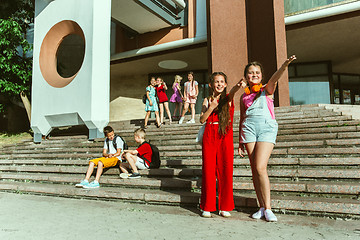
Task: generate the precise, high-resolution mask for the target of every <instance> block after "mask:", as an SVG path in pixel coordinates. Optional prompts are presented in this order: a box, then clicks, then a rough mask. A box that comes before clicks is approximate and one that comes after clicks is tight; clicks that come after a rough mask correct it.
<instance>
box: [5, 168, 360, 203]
mask: <svg viewBox="0 0 360 240" xmlns="http://www.w3.org/2000/svg"><path fill="white" fill-rule="evenodd" d="M83 177H84V175H83V174H72V175H64V174H59V173H53V174H51V173H45V174H44V173H22V174H16V173H0V178H1V179H2V180H15V181H24V182H28V181H35V182H51V183H65V184H71V185H75V184H76V183H78V182H80V181H81V179H83ZM109 185H111V186H116V187H135V188H139V187H140V188H158V189H166V188H178V189H179V188H180V189H183V190H189V191H190V190H193V189H199V190H200V187H201V179H199V178H198V179H193V180H192V179H183V178H166V177H165V178H148V177H142V178H140V179H121V178H119V176H107V175H104V176H103V177H102V178H101V186H109ZM233 188H234V191H239V190H247V191H253V190H254V187H253V182H252V180H234V184H233ZM271 191H274V192H282V193H284V192H303V193H309V194H311V193H318V194H347V195H353V196H355V197H356V196H357V195H358V194H359V192H360V184H358V183H351V182H328V181H316V182H312V181H278V180H273V181H271Z"/></svg>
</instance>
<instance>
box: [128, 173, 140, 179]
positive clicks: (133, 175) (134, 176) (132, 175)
mask: <svg viewBox="0 0 360 240" xmlns="http://www.w3.org/2000/svg"><path fill="white" fill-rule="evenodd" d="M129 178H141V175H140V173H132V174H131V175H130V176H129Z"/></svg>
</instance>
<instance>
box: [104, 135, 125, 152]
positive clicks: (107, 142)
mask: <svg viewBox="0 0 360 240" xmlns="http://www.w3.org/2000/svg"><path fill="white" fill-rule="evenodd" d="M118 137H119V138H120V139H121V141H123V143H124V145H123V147H124V149H121V150H127V149H128V145H127V143H126V141H125V139H123V138H122V137H121V136H119V135H115V136H114V139H113V141H112V142H113V146H114V148H115V150H117V144H116V138H118ZM109 141H110V140H109V139H108V138H106V144H107V147H108V149H110V148H109Z"/></svg>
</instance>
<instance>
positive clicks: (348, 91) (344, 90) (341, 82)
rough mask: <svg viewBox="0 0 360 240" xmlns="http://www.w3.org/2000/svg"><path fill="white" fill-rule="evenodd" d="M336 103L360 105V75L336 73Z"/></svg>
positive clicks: (334, 76)
mask: <svg viewBox="0 0 360 240" xmlns="http://www.w3.org/2000/svg"><path fill="white" fill-rule="evenodd" d="M333 80H334V92H335V93H334V103H336V104H355V105H360V75H357V74H345V73H334V75H333Z"/></svg>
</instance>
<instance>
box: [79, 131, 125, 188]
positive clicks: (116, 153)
mask: <svg viewBox="0 0 360 240" xmlns="http://www.w3.org/2000/svg"><path fill="white" fill-rule="evenodd" d="M104 134H105V136H106V138H105V142H104V148H103V153H102V155H103V157H101V158H96V159H93V160H90V161H89V168H88V170H87V172H86V176H85V179H84V180H82V181H81V183H78V184H76V185H75V186H76V187H82V188H99V187H100V184H99V181H100V176H101V174H102V173H103V169H104V168H110V167H114V166H116V164H117V163H118V162H119V160H121V157H120V155H121V151H122V150H123V149H124V141H123V140H122V139H121V137H119V136H117V135H115V133H114V130H113V128H112V127H110V126H107V127H105V128H104ZM95 167H97V171H96V176H95V180H94V181H93V182H91V183H89V179H90V177H91V175H92V173H93V171H94V168H95Z"/></svg>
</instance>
